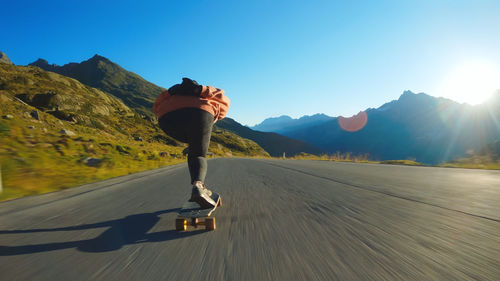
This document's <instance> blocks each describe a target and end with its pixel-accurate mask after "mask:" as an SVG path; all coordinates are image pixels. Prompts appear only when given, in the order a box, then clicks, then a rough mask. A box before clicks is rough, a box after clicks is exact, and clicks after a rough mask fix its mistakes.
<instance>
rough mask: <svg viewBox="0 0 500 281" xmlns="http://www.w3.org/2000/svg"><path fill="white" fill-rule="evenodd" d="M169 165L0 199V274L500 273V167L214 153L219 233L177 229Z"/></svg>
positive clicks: (339, 276)
mask: <svg viewBox="0 0 500 281" xmlns="http://www.w3.org/2000/svg"><path fill="white" fill-rule="evenodd" d="M188 178H189V177H188V172H187V166H186V165H185V164H183V165H177V166H172V167H167V168H162V169H158V170H154V171H148V172H143V173H139V174H134V175H128V176H125V177H120V178H115V179H111V180H107V181H103V182H99V183H95V184H89V185H85V186H81V187H76V188H72V189H68V190H64V191H61V192H55V193H51V194H45V195H40V196H31V197H26V198H22V199H18V200H12V201H9V202H4V203H0V280H11V281H12V280H51V281H54V280H499V278H500V173H499V172H498V171H481V170H466V169H446V168H430V167H407V166H393V165H372V164H353V163H333V162H326V161H282V160H252V159H215V160H210V161H209V175H208V177H207V184H208V186H209V187H211V188H212V189H213V190H215V191H217V192H219V193H221V194H222V196H223V203H224V205H223V206H222V208H221V209H218V210H217V211H216V212H215V217H216V220H217V230H215V231H212V232H206V231H203V230H194V231H189V232H177V231H175V230H174V221H175V217H176V211H177V210H178V209H179V208H180V207H181V205H182V204H183V203H184V202H185V201H186V200H187V198H188V196H189V194H190V188H189V185H188V182H187V181H188Z"/></svg>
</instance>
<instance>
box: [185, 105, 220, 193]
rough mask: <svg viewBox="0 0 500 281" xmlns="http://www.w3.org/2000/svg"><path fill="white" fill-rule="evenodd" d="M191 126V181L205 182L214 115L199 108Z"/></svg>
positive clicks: (189, 137)
mask: <svg viewBox="0 0 500 281" xmlns="http://www.w3.org/2000/svg"><path fill="white" fill-rule="evenodd" d="M191 116H192V119H191V122H190V123H191V128H190V129H189V131H188V134H187V138H188V143H189V153H188V166H189V173H190V175H191V183H192V184H193V183H195V182H196V181H201V182H205V177H206V175H207V168H208V166H207V159H206V156H207V152H208V146H209V144H210V135H211V133H212V127H213V123H214V116H213V115H212V114H210V113H208V112H207V111H205V110H201V109H197V110H196V111H193V114H192V115H191Z"/></svg>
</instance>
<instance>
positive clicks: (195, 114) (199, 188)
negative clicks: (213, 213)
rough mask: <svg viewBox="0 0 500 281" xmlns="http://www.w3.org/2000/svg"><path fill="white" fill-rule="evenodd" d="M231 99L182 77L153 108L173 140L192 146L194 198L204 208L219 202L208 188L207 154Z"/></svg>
mask: <svg viewBox="0 0 500 281" xmlns="http://www.w3.org/2000/svg"><path fill="white" fill-rule="evenodd" d="M229 105H230V101H229V98H228V97H226V96H225V95H224V91H223V90H221V89H217V88H215V87H212V86H202V85H199V84H198V83H197V82H196V81H194V80H191V79H189V78H182V83H181V84H175V85H173V86H172V87H170V88H169V89H168V90H166V91H163V92H162V93H161V94H160V95H159V96H158V97H157V99H156V101H155V103H154V105H153V111H154V113H155V114H156V116H157V117H158V124H159V126H160V128H161V129H162V130H163V131H164V132H165V133H166V134H167V135H169V136H171V137H172V138H174V139H176V140H178V141H180V142H184V143H187V144H188V161H187V162H188V168H189V174H190V176H191V185H192V186H193V188H192V191H191V198H190V199H189V201H191V202H196V203H198V204H199V205H200V206H201V207H202V208H212V207H214V206H215V204H216V202H214V200H213V199H212V198H211V195H212V191H210V190H209V189H208V188H207V187H206V186H205V183H204V182H205V177H206V175H207V159H206V156H207V152H208V146H209V144H210V135H211V133H212V127H213V125H214V124H215V122H217V121H218V120H220V119H222V118H224V117H225V116H226V114H227V111H228V109H229Z"/></svg>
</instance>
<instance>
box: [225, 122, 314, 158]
mask: <svg viewBox="0 0 500 281" xmlns="http://www.w3.org/2000/svg"><path fill="white" fill-rule="evenodd" d="M216 127H217V128H221V129H225V130H228V131H230V132H233V133H235V134H237V135H238V136H241V137H243V138H247V139H250V140H253V141H254V142H256V143H257V144H258V145H260V146H261V147H262V148H264V149H265V150H266V151H267V152H269V154H270V155H271V156H276V157H281V156H282V155H283V153H285V154H286V156H294V155H297V154H299V153H301V152H305V153H310V154H316V155H319V154H321V153H322V152H323V151H322V150H321V149H319V148H317V147H315V146H314V145H311V144H309V143H306V142H303V141H300V140H295V139H291V138H288V137H285V136H282V135H279V134H276V133H268V132H260V131H255V130H252V129H250V128H248V127H245V126H243V125H241V124H240V123H238V122H236V121H235V120H233V119H231V118H228V117H226V118H224V119H222V120H220V121H218V122H217V123H216Z"/></svg>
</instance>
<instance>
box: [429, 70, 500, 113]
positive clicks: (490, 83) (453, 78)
mask: <svg viewBox="0 0 500 281" xmlns="http://www.w3.org/2000/svg"><path fill="white" fill-rule="evenodd" d="M497 89H500V68H499V67H497V66H495V65H493V64H491V63H488V62H485V61H472V62H468V63H464V64H462V65H460V66H459V67H457V68H456V69H455V70H454V71H453V72H452V73H450V75H449V76H448V77H446V78H445V79H444V82H443V84H442V86H441V89H440V90H439V91H438V93H437V95H438V96H441V97H445V98H449V99H451V100H454V101H457V102H462V103H468V104H471V105H476V104H480V103H482V102H484V101H485V100H486V99H488V98H489V97H490V96H491V94H492V93H493V92H494V91H495V90H497Z"/></svg>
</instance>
